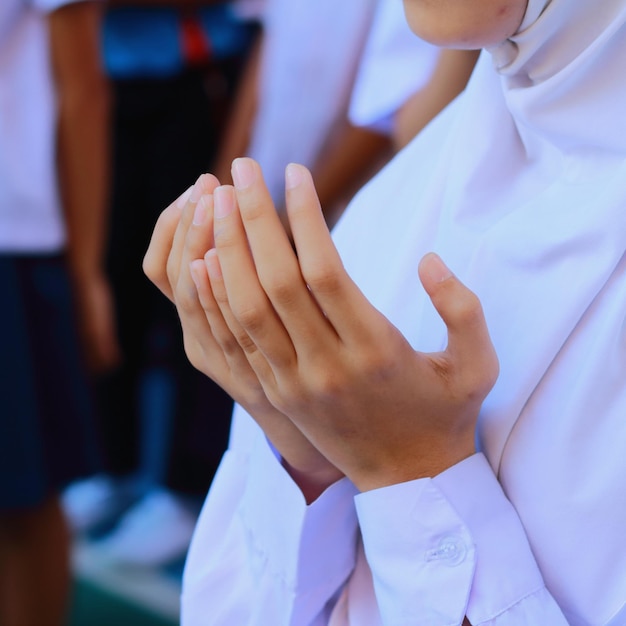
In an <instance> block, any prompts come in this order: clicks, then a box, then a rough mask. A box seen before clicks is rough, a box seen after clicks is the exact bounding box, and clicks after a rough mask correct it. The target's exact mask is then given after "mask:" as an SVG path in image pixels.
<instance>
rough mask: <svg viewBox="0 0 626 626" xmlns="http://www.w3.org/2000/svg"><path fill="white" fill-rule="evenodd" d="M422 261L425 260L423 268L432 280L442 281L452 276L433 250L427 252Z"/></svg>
mask: <svg viewBox="0 0 626 626" xmlns="http://www.w3.org/2000/svg"><path fill="white" fill-rule="evenodd" d="M424 261H425V262H426V265H425V266H424V269H425V271H426V273H427V274H428V276H429V277H430V279H431V280H432V281H433V282H435V283H442V282H443V281H444V280H446V279H448V278H450V276H452V272H451V271H450V270H449V269H448V266H447V265H446V264H445V263H444V262H443V261H442V260H441V258H440V257H439V256H438V255H437V254H435V253H434V252H429V253H428V254H427V255H426V256H425V257H424Z"/></svg>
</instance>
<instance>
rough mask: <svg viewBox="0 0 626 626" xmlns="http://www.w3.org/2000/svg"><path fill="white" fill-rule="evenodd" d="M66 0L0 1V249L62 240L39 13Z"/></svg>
mask: <svg viewBox="0 0 626 626" xmlns="http://www.w3.org/2000/svg"><path fill="white" fill-rule="evenodd" d="M69 3H70V2H69V1H68V0H32V1H30V0H2V3H0V251H2V252H32V251H38V252H58V251H59V250H60V249H62V248H63V246H64V244H65V230H64V226H63V217H62V214H61V207H60V203H59V193H58V188H57V182H56V177H57V172H56V152H55V139H56V102H55V94H54V86H53V81H52V74H51V67H50V61H49V54H48V31H47V28H48V27H47V24H46V17H45V15H46V13H48V12H51V11H53V10H55V9H57V8H59V7H61V6H63V5H65V4H69Z"/></svg>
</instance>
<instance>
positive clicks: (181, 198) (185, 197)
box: [176, 185, 193, 209]
mask: <svg viewBox="0 0 626 626" xmlns="http://www.w3.org/2000/svg"><path fill="white" fill-rule="evenodd" d="M192 191H193V185H191V187H189V189H187V191H185V192H184V193H182V194H181V195H180V196H179V197H178V200H176V207H177V208H178V209H182V208H183V207H184V206H185V204H187V200H189V196H191V192H192Z"/></svg>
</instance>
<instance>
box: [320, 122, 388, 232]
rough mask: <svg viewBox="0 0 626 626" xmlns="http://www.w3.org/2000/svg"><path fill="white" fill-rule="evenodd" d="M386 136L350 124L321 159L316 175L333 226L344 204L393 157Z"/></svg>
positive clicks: (327, 215) (336, 137) (346, 123)
mask: <svg viewBox="0 0 626 626" xmlns="http://www.w3.org/2000/svg"><path fill="white" fill-rule="evenodd" d="M391 148H392V145H391V141H390V139H389V138H388V137H387V136H386V135H382V134H380V133H376V132H373V131H371V130H368V129H366V128H360V127H357V126H352V125H351V124H349V123H348V121H347V120H346V122H345V123H344V124H343V125H342V127H341V128H340V130H339V131H338V132H337V133H335V134H334V136H333V137H332V139H331V141H330V142H328V145H327V146H326V148H325V149H324V150H323V151H322V153H321V155H320V156H319V158H318V159H317V162H316V164H315V166H314V167H313V170H312V173H313V178H314V180H315V187H316V189H317V193H318V196H319V199H320V204H321V205H322V210H323V211H324V217H325V218H326V221H327V223H328V224H329V226H331V227H332V226H333V225H334V224H335V222H336V221H337V220H338V219H339V217H340V214H339V207H340V206H341V201H342V200H344V201H347V200H349V198H350V197H351V196H352V195H353V194H354V193H356V192H357V191H358V189H359V188H360V187H361V186H362V185H363V184H364V183H365V182H367V180H368V179H369V178H371V177H372V176H373V175H374V174H375V173H376V171H377V170H378V169H379V168H380V166H381V165H383V164H384V162H385V161H386V160H387V159H388V158H389V157H390V156H391Z"/></svg>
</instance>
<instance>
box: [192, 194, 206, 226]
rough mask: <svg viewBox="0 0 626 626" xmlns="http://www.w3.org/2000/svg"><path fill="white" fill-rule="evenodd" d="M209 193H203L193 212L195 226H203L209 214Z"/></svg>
mask: <svg viewBox="0 0 626 626" xmlns="http://www.w3.org/2000/svg"><path fill="white" fill-rule="evenodd" d="M209 201H210V196H209V195H206V194H205V195H203V196H202V197H201V198H200V200H198V203H197V204H196V208H195V210H194V212H193V223H194V226H202V224H204V222H205V220H206V217H207V215H208V214H209Z"/></svg>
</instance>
